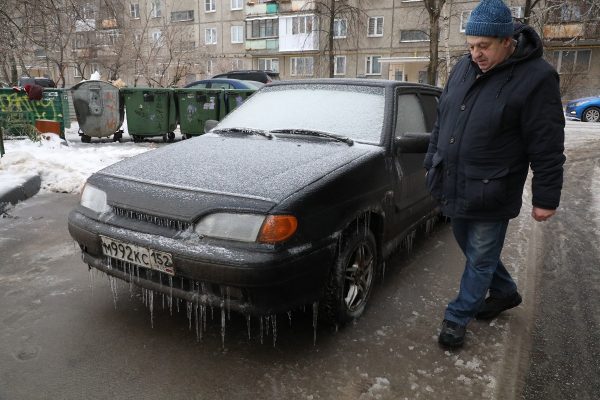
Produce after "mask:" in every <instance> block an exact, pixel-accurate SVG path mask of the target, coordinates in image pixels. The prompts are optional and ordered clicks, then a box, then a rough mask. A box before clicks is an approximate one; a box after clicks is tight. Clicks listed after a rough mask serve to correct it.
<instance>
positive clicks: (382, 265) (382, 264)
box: [381, 261, 385, 282]
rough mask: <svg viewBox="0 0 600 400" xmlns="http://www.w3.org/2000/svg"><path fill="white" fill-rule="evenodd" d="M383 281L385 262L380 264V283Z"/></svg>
mask: <svg viewBox="0 0 600 400" xmlns="http://www.w3.org/2000/svg"><path fill="white" fill-rule="evenodd" d="M384 279H385V261H384V262H382V263H381V281H382V282H383V280H384Z"/></svg>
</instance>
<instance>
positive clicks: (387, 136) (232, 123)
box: [68, 79, 440, 323]
mask: <svg viewBox="0 0 600 400" xmlns="http://www.w3.org/2000/svg"><path fill="white" fill-rule="evenodd" d="M439 95H440V90H439V89H438V88H435V87H432V86H427V85H420V84H412V83H402V82H396V81H385V80H360V79H355V80H340V79H335V80H333V79H332V80H330V79H323V80H311V81H289V82H274V83H271V84H270V85H268V86H265V87H263V88H262V89H261V90H260V91H258V92H256V93H255V94H254V95H253V96H252V97H251V98H249V99H248V101H246V102H244V103H243V104H242V105H241V106H240V107H239V108H237V109H236V110H234V111H233V112H232V113H231V114H229V115H228V116H227V117H226V118H225V119H224V120H222V121H221V122H220V123H219V125H218V126H216V127H215V128H213V130H212V131H210V132H209V133H207V134H205V135H202V136H199V137H197V138H194V139H192V140H187V141H185V142H181V143H178V144H174V145H170V146H167V147H163V148H160V149H157V150H153V151H151V152H147V153H144V154H141V155H139V156H136V157H132V158H129V159H126V160H123V161H121V162H119V163H117V164H114V165H112V166H109V167H107V168H105V169H103V170H101V171H99V172H97V173H95V174H93V175H92V176H91V177H90V178H89V179H88V181H87V183H86V185H85V188H84V190H83V192H82V196H81V202H80V205H79V206H78V207H76V209H74V210H73V211H72V212H71V213H70V215H69V221H68V225H69V231H70V233H71V235H72V237H73V238H74V239H75V240H76V241H77V242H78V243H79V245H80V247H81V249H82V251H83V261H84V262H85V263H87V264H88V265H89V266H90V267H91V268H96V269H98V270H100V271H103V272H105V273H106V274H108V275H110V276H113V277H116V278H119V279H122V280H124V281H129V282H131V283H132V284H134V285H138V286H141V287H143V288H145V289H149V290H151V291H152V293H156V292H159V293H163V294H164V295H166V296H168V298H169V301H172V298H173V297H177V298H181V299H184V300H186V301H187V302H188V303H187V304H194V305H196V306H198V305H201V306H206V305H211V306H216V307H219V306H220V307H223V306H224V304H227V307H228V308H230V309H232V310H236V311H239V312H241V313H243V314H246V315H247V316H252V315H270V314H276V313H279V312H285V311H288V310H293V309H297V308H299V307H302V306H304V305H306V304H309V305H312V306H313V307H315V308H316V307H317V306H316V305H318V310H319V316H320V317H322V320H325V321H329V322H332V323H344V322H346V321H348V320H350V319H353V318H356V317H358V316H359V315H360V314H361V313H362V312H363V310H364V308H365V305H366V303H367V301H368V299H369V294H370V293H371V289H372V286H373V284H374V278H375V276H376V274H377V272H378V270H379V268H381V266H382V264H383V260H384V259H385V258H386V257H387V256H388V255H390V253H391V252H392V251H393V250H394V249H395V248H396V247H397V246H398V245H399V244H401V243H402V241H403V240H409V239H410V238H411V237H412V235H413V234H414V232H415V230H416V229H417V228H418V227H419V226H422V225H429V223H430V222H431V221H432V220H433V219H434V218H435V217H436V216H437V213H438V210H437V208H436V205H435V203H434V201H433V200H432V198H431V197H430V196H429V194H428V192H427V190H426V187H425V171H424V169H423V167H422V163H423V159H424V155H425V152H426V149H427V145H428V142H429V132H431V130H432V127H433V124H434V122H435V118H436V106H437V101H438V97H439ZM154 297H156V296H154Z"/></svg>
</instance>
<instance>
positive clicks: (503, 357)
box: [0, 142, 600, 400]
mask: <svg viewBox="0 0 600 400" xmlns="http://www.w3.org/2000/svg"><path fill="white" fill-rule="evenodd" d="M598 154H600V144H598V143H596V142H594V143H591V142H590V143H584V145H582V146H579V147H577V148H574V149H571V151H570V152H569V160H568V163H567V179H566V183H565V192H564V196H563V201H562V204H561V209H560V210H559V214H557V216H556V217H555V218H554V219H553V220H552V221H550V222H548V223H544V224H533V223H532V222H531V218H530V217H529V212H530V209H529V208H528V207H527V206H525V207H524V209H523V212H522V215H521V216H520V217H519V218H517V219H515V220H514V221H512V222H511V224H510V225H509V231H508V236H507V243H506V246H505V250H504V252H503V259H504V261H505V264H506V265H507V267H508V268H509V269H510V270H511V271H512V273H513V275H514V276H515V278H516V280H517V282H518V284H519V290H520V291H521V293H522V294H523V296H524V300H525V301H524V304H523V305H522V306H521V307H518V308H516V309H514V310H511V311H509V312H507V313H504V314H503V315H502V316H500V317H499V318H498V319H497V320H495V321H493V322H491V323H484V322H478V321H475V322H473V323H471V324H470V325H469V327H468V332H467V343H466V346H465V348H463V349H461V350H459V351H455V352H448V351H444V350H442V349H440V348H439V347H438V346H437V343H436V337H437V333H438V329H439V323H440V320H441V318H442V315H443V311H444V307H445V304H446V303H447V302H448V301H449V300H450V299H451V298H452V297H453V296H454V295H455V291H456V288H457V286H458V282H459V278H460V274H461V272H462V265H463V262H464V261H463V257H462V255H461V254H460V253H459V250H458V248H457V246H456V245H455V243H454V240H453V238H452V235H451V232H450V229H449V226H448V225H446V224H443V223H441V224H438V226H437V227H436V229H435V230H434V232H433V233H432V234H431V235H429V236H424V235H421V236H418V238H417V240H416V243H415V246H414V249H413V251H412V252H411V253H410V254H409V253H407V252H405V251H403V252H399V253H398V254H397V255H395V256H394V257H393V258H392V259H391V260H389V261H388V262H387V263H386V273H385V278H384V279H383V281H381V282H379V284H378V285H377V286H376V288H375V292H374V294H373V297H372V299H371V303H370V305H369V307H368V308H367V310H366V313H365V314H364V315H363V317H361V318H360V319H359V320H358V321H357V322H356V323H354V324H352V325H351V326H348V327H346V328H344V329H341V330H339V331H337V332H334V331H332V330H331V329H328V328H325V327H322V326H318V327H317V331H316V342H315V341H314V330H313V326H312V312H311V310H310V307H307V309H306V311H305V312H302V311H301V310H297V311H294V312H293V313H292V317H291V326H290V320H289V319H288V316H287V315H285V314H284V315H280V316H278V317H277V323H276V328H277V329H276V331H277V332H276V340H274V339H275V338H274V335H273V329H272V324H271V326H270V328H269V332H266V330H265V331H264V332H263V335H262V341H261V335H260V329H259V322H258V319H253V320H252V321H251V332H250V338H248V333H247V326H246V321H245V320H244V319H243V318H241V317H239V316H237V315H235V314H234V313H232V314H231V318H230V319H227V321H226V322H227V323H226V331H225V339H224V346H223V341H222V340H223V339H222V332H221V320H220V312H219V311H220V310H215V311H214V318H213V319H211V318H209V319H208V321H207V329H206V331H205V332H203V335H202V338H201V339H200V340H197V336H196V333H195V331H194V327H193V326H192V329H191V330H190V329H189V321H188V318H187V316H186V311H185V307H183V306H182V307H181V309H180V312H177V310H176V307H174V309H173V315H170V313H169V311H168V307H166V308H163V307H162V304H161V303H162V302H161V299H160V297H159V296H155V297H154V312H153V324H151V317H150V312H149V310H148V308H147V307H146V306H145V305H144V302H143V298H142V295H141V293H140V292H139V291H134V292H133V293H132V294H130V292H129V288H128V286H127V285H125V284H122V285H120V286H119V287H118V290H117V292H118V299H117V300H116V307H115V303H114V302H113V296H112V294H111V290H110V287H109V284H108V281H107V279H106V278H105V277H103V276H101V275H97V276H95V275H92V277H93V279H91V278H90V274H89V273H88V271H87V267H86V266H85V265H84V264H83V263H82V261H81V258H80V254H79V249H78V248H77V247H76V246H75V245H74V243H73V242H72V241H71V239H70V236H69V234H68V231H67V227H66V215H67V213H68V211H69V210H70V209H72V208H73V207H74V205H75V204H76V203H77V201H78V199H77V196H74V195H67V194H40V195H37V196H35V197H34V198H32V199H29V200H27V201H25V202H23V203H20V204H19V205H17V206H16V207H14V208H13V209H11V210H10V211H9V213H8V217H7V218H0V400H13V399H17V400H19V399H27V400H36V399H90V400H93V399H166V398H169V399H202V400H207V399H228V400H229V399H248V398H259V399H311V400H317V399H360V400H365V399H384V400H391V399H450V398H451V399H492V398H493V399H500V400H505V399H506V400H508V399H513V398H514V399H561V400H562V399H597V398H598V396H597V394H598V393H600V389H599V386H598V385H599V382H600V380H599V379H598V377H599V376H600V368H599V365H598V363H599V360H600V354H599V343H600V335H599V334H598V327H599V320H598V318H599V317H598V315H599V314H598V310H599V309H600V299H599V293H600V291H599V289H600V285H599V279H600V272H599V270H598V260H600V254H598V246H597V243H598V239H599V238H598V236H599V232H598V231H599V229H600V228H599V227H600V213H599V211H598V208H599V207H600V168H599V164H598V157H597V155H598ZM525 203H526V204H527V203H528V202H527V201H526V202H525ZM152 325H153V326H152Z"/></svg>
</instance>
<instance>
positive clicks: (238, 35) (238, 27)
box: [229, 25, 244, 44]
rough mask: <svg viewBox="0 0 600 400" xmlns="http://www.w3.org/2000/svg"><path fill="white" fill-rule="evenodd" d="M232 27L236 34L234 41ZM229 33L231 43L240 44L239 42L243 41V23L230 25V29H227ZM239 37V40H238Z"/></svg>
mask: <svg viewBox="0 0 600 400" xmlns="http://www.w3.org/2000/svg"><path fill="white" fill-rule="evenodd" d="M234 28H235V30H236V31H238V32H236V35H235V39H236V40H235V41H234ZM229 34H230V36H231V43H232V44H240V43H244V25H231V27H230V29H229ZM238 38H239V40H238Z"/></svg>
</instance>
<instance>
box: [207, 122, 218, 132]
mask: <svg viewBox="0 0 600 400" xmlns="http://www.w3.org/2000/svg"><path fill="white" fill-rule="evenodd" d="M218 123H219V121H217V120H214V119H207V120H206V122H205V123H204V133H208V132H210V130H211V129H212V128H214V127H215V126H217V124H218Z"/></svg>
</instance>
